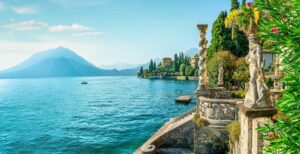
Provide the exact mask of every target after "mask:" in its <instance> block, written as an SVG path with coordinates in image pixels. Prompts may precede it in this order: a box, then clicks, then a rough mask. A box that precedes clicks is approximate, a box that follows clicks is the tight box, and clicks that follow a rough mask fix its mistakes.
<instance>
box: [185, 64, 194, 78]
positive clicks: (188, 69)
mask: <svg viewBox="0 0 300 154" xmlns="http://www.w3.org/2000/svg"><path fill="white" fill-rule="evenodd" d="M184 74H185V75H186V76H194V69H193V67H192V66H186V67H185V73H184Z"/></svg>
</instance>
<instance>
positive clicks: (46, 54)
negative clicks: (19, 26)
mask: <svg viewBox="0 0 300 154" xmlns="http://www.w3.org/2000/svg"><path fill="white" fill-rule="evenodd" d="M137 71H138V70H135V69H132V70H130V69H129V70H121V71H118V70H115V69H112V70H105V69H101V68H98V67H97V66H95V65H94V64H92V63H91V62H89V61H87V60H86V59H84V58H83V57H81V56H79V55H77V54H76V53H75V52H74V51H72V50H70V49H67V48H64V47H58V48H53V49H48V50H45V51H41V52H38V53H36V54H34V55H32V56H31V57H29V58H28V59H26V60H25V61H23V62H21V63H20V64H17V65H15V66H14V67H12V68H9V69H6V70H4V71H1V72H0V78H44V77H80V76H108V75H112V76H113V75H136V73H137Z"/></svg>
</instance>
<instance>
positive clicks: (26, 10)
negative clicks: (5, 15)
mask: <svg viewBox="0 0 300 154" xmlns="http://www.w3.org/2000/svg"><path fill="white" fill-rule="evenodd" d="M12 10H13V11H14V12H16V13H18V14H33V13H35V12H36V9H35V8H33V7H17V6H13V7H12Z"/></svg>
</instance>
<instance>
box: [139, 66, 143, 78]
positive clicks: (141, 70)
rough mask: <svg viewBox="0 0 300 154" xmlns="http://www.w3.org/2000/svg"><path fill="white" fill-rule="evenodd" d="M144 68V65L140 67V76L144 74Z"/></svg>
mask: <svg viewBox="0 0 300 154" xmlns="http://www.w3.org/2000/svg"><path fill="white" fill-rule="evenodd" d="M143 72H144V70H143V66H142V67H141V69H140V72H139V73H138V76H141V75H142V74H143Z"/></svg>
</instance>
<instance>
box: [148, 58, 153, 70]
mask: <svg viewBox="0 0 300 154" xmlns="http://www.w3.org/2000/svg"><path fill="white" fill-rule="evenodd" d="M153 70H154V63H153V60H152V59H151V60H150V64H149V72H152V71H153Z"/></svg>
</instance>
